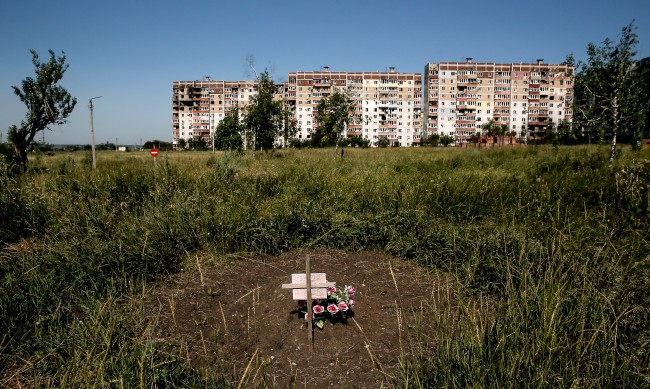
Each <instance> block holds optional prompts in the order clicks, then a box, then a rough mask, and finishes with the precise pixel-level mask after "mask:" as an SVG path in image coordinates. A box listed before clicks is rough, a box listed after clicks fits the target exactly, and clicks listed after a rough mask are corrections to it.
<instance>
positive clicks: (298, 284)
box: [282, 255, 336, 351]
mask: <svg viewBox="0 0 650 389" xmlns="http://www.w3.org/2000/svg"><path fill="white" fill-rule="evenodd" d="M330 286H336V283H335V282H327V278H326V276H325V273H312V272H311V270H310V269H309V255H308V256H307V258H306V259H305V274H292V275H291V283H290V284H282V289H293V299H294V300H307V315H308V316H307V317H308V318H311V319H313V315H314V312H313V311H312V309H311V299H312V297H313V298H316V299H326V298H327V288H328V287H330ZM307 323H308V327H307V334H308V335H307V337H308V338H309V350H310V351H314V338H313V336H314V321H313V320H307Z"/></svg>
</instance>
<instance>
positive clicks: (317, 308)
mask: <svg viewBox="0 0 650 389" xmlns="http://www.w3.org/2000/svg"><path fill="white" fill-rule="evenodd" d="M312 309H313V310H314V314H315V315H318V314H320V313H323V312H325V308H323V306H322V305H314V307H313V308H312Z"/></svg>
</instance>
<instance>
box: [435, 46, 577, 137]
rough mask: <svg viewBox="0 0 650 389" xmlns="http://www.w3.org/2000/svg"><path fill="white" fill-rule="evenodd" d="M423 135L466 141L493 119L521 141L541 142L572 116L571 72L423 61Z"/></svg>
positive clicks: (551, 67) (535, 66) (566, 69)
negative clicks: (534, 140)
mask: <svg viewBox="0 0 650 389" xmlns="http://www.w3.org/2000/svg"><path fill="white" fill-rule="evenodd" d="M424 77H425V91H424V104H423V109H424V116H425V135H426V136H430V135H433V134H438V135H440V136H445V135H447V136H452V137H454V139H455V142H456V143H457V144H458V143H467V142H470V138H471V137H472V136H473V135H474V136H475V135H476V134H477V133H478V132H480V131H481V126H482V125H483V124H485V123H488V122H490V121H493V123H494V124H496V125H505V126H507V128H508V130H509V131H508V132H510V133H513V134H514V135H515V136H517V137H518V138H519V139H521V140H532V139H541V138H543V137H544V135H545V134H546V131H548V130H549V129H551V128H557V126H558V125H559V124H560V123H561V122H563V121H566V122H568V123H571V121H572V118H573V111H572V105H573V81H574V69H573V67H571V66H566V65H559V64H555V65H551V64H545V63H543V60H538V61H537V63H535V64H523V63H518V64H514V63H513V64H497V63H474V62H473V61H472V59H471V58H467V60H466V61H465V62H440V63H433V62H432V63H428V64H427V65H426V66H425V76H424Z"/></svg>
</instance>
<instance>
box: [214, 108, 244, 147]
mask: <svg viewBox="0 0 650 389" xmlns="http://www.w3.org/2000/svg"><path fill="white" fill-rule="evenodd" d="M242 132H243V127H242V125H241V121H240V118H239V109H238V108H234V109H232V110H230V111H228V113H227V114H226V117H224V118H223V120H222V121H221V122H219V125H218V126H217V128H216V130H215V132H214V148H215V149H217V150H241V149H242V148H243V147H244V143H243V142H242V138H241V134H242Z"/></svg>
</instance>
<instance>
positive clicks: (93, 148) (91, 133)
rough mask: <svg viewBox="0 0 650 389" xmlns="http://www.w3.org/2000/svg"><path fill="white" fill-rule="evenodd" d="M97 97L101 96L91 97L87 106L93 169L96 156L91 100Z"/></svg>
mask: <svg viewBox="0 0 650 389" xmlns="http://www.w3.org/2000/svg"><path fill="white" fill-rule="evenodd" d="M99 98H101V96H97V97H93V98H91V99H90V100H89V105H88V108H90V148H91V149H92V153H93V170H95V169H97V157H96V156H95V124H94V123H93V100H94V99H99Z"/></svg>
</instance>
